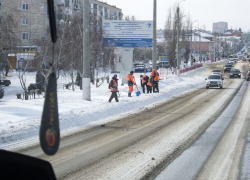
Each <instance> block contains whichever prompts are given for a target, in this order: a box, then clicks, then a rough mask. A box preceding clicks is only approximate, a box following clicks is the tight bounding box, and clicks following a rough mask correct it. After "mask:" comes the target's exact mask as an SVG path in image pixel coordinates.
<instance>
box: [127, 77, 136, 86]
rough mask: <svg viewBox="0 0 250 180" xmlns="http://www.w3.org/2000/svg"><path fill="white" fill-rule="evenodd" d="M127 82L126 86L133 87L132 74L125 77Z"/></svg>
mask: <svg viewBox="0 0 250 180" xmlns="http://www.w3.org/2000/svg"><path fill="white" fill-rule="evenodd" d="M127 80H128V86H133V85H134V84H135V82H134V77H133V75H132V74H128V75H127Z"/></svg>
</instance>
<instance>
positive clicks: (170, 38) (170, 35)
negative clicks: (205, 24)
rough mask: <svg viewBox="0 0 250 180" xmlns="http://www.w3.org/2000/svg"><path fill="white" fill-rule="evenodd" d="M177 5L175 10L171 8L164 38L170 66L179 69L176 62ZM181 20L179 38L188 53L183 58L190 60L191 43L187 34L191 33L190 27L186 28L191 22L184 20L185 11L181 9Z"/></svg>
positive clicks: (181, 45)
mask: <svg viewBox="0 0 250 180" xmlns="http://www.w3.org/2000/svg"><path fill="white" fill-rule="evenodd" d="M176 9H177V4H176V5H174V6H173V8H171V7H170V8H169V10H168V16H167V20H166V23H165V30H164V37H165V40H166V41H167V52H168V57H169V64H170V66H172V67H177V60H176V44H177V12H176ZM179 17H180V20H179V30H180V31H179V33H180V34H179V35H180V36H179V37H180V47H181V48H186V53H184V55H183V57H184V58H185V59H188V56H189V53H190V42H189V40H188V36H187V33H188V32H189V31H190V27H189V25H187V26H185V24H186V23H185V22H186V21H188V20H189V18H188V19H187V18H185V20H184V18H182V17H183V11H182V10H181V9H180V15H179Z"/></svg>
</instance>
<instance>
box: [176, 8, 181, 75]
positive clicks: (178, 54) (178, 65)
mask: <svg viewBox="0 0 250 180" xmlns="http://www.w3.org/2000/svg"><path fill="white" fill-rule="evenodd" d="M179 18H180V17H179V4H178V7H177V46H176V48H177V77H179V76H180V52H179V39H180V38H179V31H180V30H179V28H180V26H179V21H180V19H179Z"/></svg>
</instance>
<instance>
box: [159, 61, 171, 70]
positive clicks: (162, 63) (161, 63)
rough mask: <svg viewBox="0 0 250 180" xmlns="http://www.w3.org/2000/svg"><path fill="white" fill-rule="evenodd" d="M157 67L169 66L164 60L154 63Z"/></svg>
mask: <svg viewBox="0 0 250 180" xmlns="http://www.w3.org/2000/svg"><path fill="white" fill-rule="evenodd" d="M156 67H157V69H159V68H169V63H168V62H166V61H162V62H158V63H156Z"/></svg>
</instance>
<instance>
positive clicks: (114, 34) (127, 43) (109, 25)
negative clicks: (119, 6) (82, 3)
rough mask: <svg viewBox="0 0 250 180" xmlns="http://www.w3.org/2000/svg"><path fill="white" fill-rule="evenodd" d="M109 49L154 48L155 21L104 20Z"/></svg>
mask: <svg viewBox="0 0 250 180" xmlns="http://www.w3.org/2000/svg"><path fill="white" fill-rule="evenodd" d="M103 30H104V39H103V44H104V46H107V47H152V45H153V21H117V20H103Z"/></svg>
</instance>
